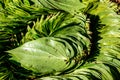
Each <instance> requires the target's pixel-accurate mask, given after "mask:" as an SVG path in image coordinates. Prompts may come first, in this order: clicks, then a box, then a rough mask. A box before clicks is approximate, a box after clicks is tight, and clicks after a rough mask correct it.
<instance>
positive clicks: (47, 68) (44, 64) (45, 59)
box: [8, 37, 76, 74]
mask: <svg viewBox="0 0 120 80" xmlns="http://www.w3.org/2000/svg"><path fill="white" fill-rule="evenodd" d="M60 41H61V42H60ZM68 45H69V44H68ZM68 45H67V44H66V45H65V44H64V43H63V42H62V40H60V39H57V38H53V37H46V38H40V39H37V40H34V41H30V42H27V43H25V44H24V45H22V46H21V47H18V48H16V49H13V50H10V51H8V52H9V53H11V55H12V58H11V59H12V60H16V61H18V62H20V63H21V65H22V66H23V67H25V68H27V69H29V70H32V71H34V72H38V73H43V74H46V73H52V72H61V71H64V70H66V69H68V67H69V66H70V65H72V66H73V65H75V64H76V63H75V60H74V59H72V58H73V56H75V55H73V54H72V53H71V52H74V51H73V49H72V48H70V47H69V46H70V45H69V46H68ZM66 46H67V47H68V48H66ZM74 54H75V53H74ZM71 59H72V60H71Z"/></svg>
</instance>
